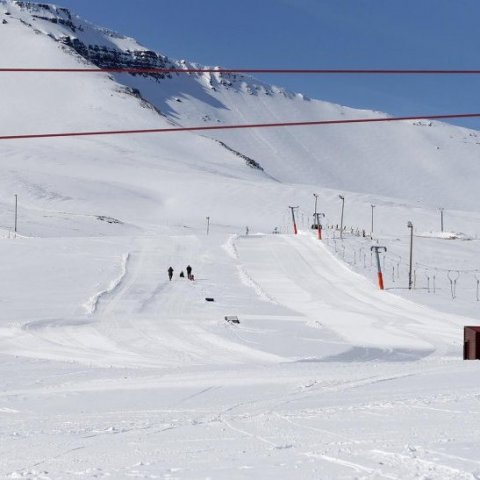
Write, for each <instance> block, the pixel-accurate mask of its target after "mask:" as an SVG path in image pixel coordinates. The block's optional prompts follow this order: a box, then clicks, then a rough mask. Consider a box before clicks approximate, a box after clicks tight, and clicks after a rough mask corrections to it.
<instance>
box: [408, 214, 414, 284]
mask: <svg viewBox="0 0 480 480" xmlns="http://www.w3.org/2000/svg"><path fill="white" fill-rule="evenodd" d="M407 227H408V228H409V229H410V268H409V270H408V289H409V290H411V289H412V260H413V223H412V222H408V223H407Z"/></svg>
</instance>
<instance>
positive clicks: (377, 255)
mask: <svg viewBox="0 0 480 480" xmlns="http://www.w3.org/2000/svg"><path fill="white" fill-rule="evenodd" d="M370 250H371V251H374V250H375V258H376V260H377V275H378V288H380V290H384V287H383V273H382V267H381V265H380V252H381V251H383V252H386V251H387V247H377V246H376V245H375V246H373V247H370Z"/></svg>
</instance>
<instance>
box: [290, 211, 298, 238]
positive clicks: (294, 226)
mask: <svg viewBox="0 0 480 480" xmlns="http://www.w3.org/2000/svg"><path fill="white" fill-rule="evenodd" d="M288 208H289V209H290V210H291V211H292V222H293V233H294V234H295V235H297V234H298V229H297V222H296V221H295V209H296V208H299V207H288Z"/></svg>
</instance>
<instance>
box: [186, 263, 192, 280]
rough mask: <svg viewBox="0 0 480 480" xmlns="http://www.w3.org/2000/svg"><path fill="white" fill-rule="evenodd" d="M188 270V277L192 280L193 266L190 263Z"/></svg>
mask: <svg viewBox="0 0 480 480" xmlns="http://www.w3.org/2000/svg"><path fill="white" fill-rule="evenodd" d="M186 270H187V278H188V279H189V280H191V279H192V267H191V266H190V265H188V266H187V268H186Z"/></svg>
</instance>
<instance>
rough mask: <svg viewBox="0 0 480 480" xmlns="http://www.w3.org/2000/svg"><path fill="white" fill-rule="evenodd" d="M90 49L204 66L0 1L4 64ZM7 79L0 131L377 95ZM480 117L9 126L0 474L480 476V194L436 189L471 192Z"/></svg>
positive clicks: (1, 229) (166, 81)
mask: <svg viewBox="0 0 480 480" xmlns="http://www.w3.org/2000/svg"><path fill="white" fill-rule="evenodd" d="M138 3H141V2H138ZM93 65H97V66H101V67H152V66H154V67H169V66H174V67H179V68H185V67H188V66H196V65H195V64H190V63H187V62H180V61H175V60H171V59H168V58H167V57H166V56H164V55H161V54H158V53H155V52H153V51H150V50H147V49H146V48H144V47H142V46H140V45H138V43H137V42H135V41H134V40H132V39H129V38H125V37H123V36H121V35H118V34H115V33H112V32H110V31H108V30H104V29H101V28H98V27H96V26H93V25H91V24H89V23H87V22H85V21H83V20H81V19H80V18H78V17H76V16H75V15H73V14H71V13H70V12H69V11H68V10H65V9H62V8H58V7H53V6H50V5H44V4H42V5H40V4H32V3H29V2H24V1H15V0H0V67H21V68H25V67H51V68H59V69H65V68H83V67H91V66H93ZM0 96H1V97H0V98H1V107H2V108H1V109H0V136H3V135H9V134H10V135H15V134H22V133H24V134H29V133H46V132H78V131H92V130H128V129H157V128H165V127H167V128H168V127H171V126H172V125H226V124H233V123H258V122H262V121H267V122H277V121H278V122H280V121H296V120H318V119H331V118H356V117H368V116H375V117H377V116H379V115H382V114H379V113H375V112H367V111H358V110H352V109H349V108H346V107H341V106H338V105H332V104H329V103H326V102H321V101H318V100H309V99H306V98H304V97H302V96H301V95H297V94H293V93H289V92H287V91H285V90H283V89H281V88H277V87H273V86H270V85H266V84H264V83H262V82H260V81H257V80H255V79H253V78H251V77H248V76H244V75H222V74H220V73H214V74H211V75H210V74H205V75H190V74H178V75H177V74H176V75H163V76H162V75H127V74H121V75H108V74H105V73H88V74H87V73H81V74H80V73H76V74H74V73H55V74H47V73H43V74H40V73H0ZM477 135H478V134H477V132H474V131H470V130H466V129H462V128H457V127H452V126H449V125H446V124H442V123H438V122H429V121H421V122H402V123H395V124H394V123H391V124H388V125H387V124H385V125H378V124H376V125H349V126H337V127H334V126H330V127H310V128H292V129H270V130H267V129H262V130H238V131H234V130H232V131H229V132H227V131H224V132H217V133H211V134H209V135H208V136H207V135H206V134H205V133H204V134H203V135H199V134H195V133H188V132H181V133H162V134H144V135H120V136H111V135H106V136H98V137H93V136H92V137H82V138H44V139H30V140H9V141H0V265H1V274H0V378H1V381H0V384H1V389H0V390H1V391H0V419H1V422H2V424H1V425H2V427H1V428H0V478H8V479H14V478H16V479H18V478H24V479H31V480H33V479H38V480H39V479H43V480H46V479H52V480H53V479H61V480H70V479H77V478H84V479H96V478H112V479H116V480H117V479H118V480H124V479H125V480H126V479H131V478H132V477H135V478H150V479H153V478H165V479H167V478H182V479H186V480H187V479H197V478H216V479H228V480H230V479H237V478H238V479H244V478H249V479H262V480H263V479H275V480H282V479H297V478H301V479H318V478H338V479H340V478H344V479H347V478H352V475H353V476H355V477H356V478H360V477H361V478H372V479H373V478H392V479H393V478H395V479H397V478H406V479H410V478H429V479H432V480H433V479H434V480H445V479H451V480H457V479H460V478H461V479H473V478H476V479H478V478H480V473H479V469H478V445H479V444H480V434H479V431H480V429H479V428H476V427H475V425H477V424H476V423H475V421H476V416H475V412H477V410H478V398H479V392H478V390H476V389H475V388H474V384H473V382H472V378H473V377H474V375H478V365H477V364H475V362H468V364H467V362H463V361H462V360H461V357H462V351H463V348H464V339H463V326H464V325H475V324H478V319H477V317H478V304H479V303H478V301H479V298H480V290H479V289H480V280H479V278H480V265H479V263H478V260H477V259H478V236H479V235H480V213H478V212H471V211H464V212H461V211H452V210H451V209H452V207H454V206H456V207H461V208H463V209H465V210H468V209H470V210H478V207H477V204H478V201H479V200H480V193H479V191H478V189H477V186H476V183H477V179H478V174H479V173H480V172H479V169H480V167H479V162H478V153H479V152H480V146H479V143H480V141H479V137H478V136H477ZM314 192H315V193H316V194H317V195H318V209H319V211H320V212H322V213H323V212H324V213H326V217H327V218H325V219H324V220H323V221H324V225H325V226H328V225H329V226H330V228H325V229H324V235H325V236H324V240H325V241H322V242H321V241H319V240H318V239H317V238H316V237H315V235H314V233H316V232H312V231H311V230H310V228H309V227H310V221H311V214H312V213H313V208H314V203H313V202H314V196H313V195H312V194H313V193H314ZM339 193H343V194H344V199H345V216H344V220H345V226H346V227H347V228H346V231H345V234H344V236H343V237H344V238H343V239H341V240H340V239H339V238H338V229H335V228H333V227H332V225H334V224H335V223H337V222H339V217H340V205H343V202H342V203H340V199H339V198H338V195H339ZM14 195H18V224H17V226H18V235H13V234H12V232H11V230H12V229H13V225H14ZM395 197H396V198H395ZM315 200H317V198H316V197H315ZM372 203H374V204H375V205H376V208H374V207H373V206H372ZM296 205H298V206H299V207H300V208H299V210H298V211H297V221H298V224H299V228H300V233H299V235H296V236H294V235H289V234H282V235H277V234H276V233H278V230H274V232H275V234H270V233H271V232H272V230H273V229H274V228H275V227H279V229H280V230H281V232H282V233H289V232H291V227H290V216H289V215H290V212H289V210H288V206H296ZM429 205H430V206H432V205H433V206H435V207H437V206H443V207H446V208H445V212H444V213H445V225H446V229H447V230H448V233H447V232H444V233H439V232H438V230H439V228H440V225H439V224H440V218H439V212H438V210H436V209H433V208H431V207H429ZM342 211H343V210H342ZM374 213H375V225H374V228H373V214H374ZM370 215H372V217H371V216H370ZM206 217H209V222H210V223H209V226H210V230H209V234H208V235H207V232H206V228H205V227H206V226H207V223H206ZM322 218H323V217H322ZM371 221H372V223H370V222H371ZM407 221H413V224H414V226H415V232H416V233H417V235H416V236H415V238H414V254H413V255H414V256H413V258H414V262H415V263H414V270H413V287H414V288H413V289H412V290H410V289H408V288H407V287H408V285H409V282H410V281H411V280H412V279H411V278H410V276H411V273H412V272H411V270H410V269H409V263H408V260H407V259H408V258H409V248H410V245H411V243H410V240H411V238H410V235H409V233H410V232H409V230H408V229H407ZM247 226H248V227H249V232H250V234H248V235H247V234H246V230H247V229H246V227H247ZM362 229H364V230H366V231H367V232H368V234H367V235H362V234H361V230H362ZM371 230H372V237H373V238H372V237H371V236H370V235H369V233H370V231H371ZM357 231H358V235H357V234H356V233H357ZM458 232H465V235H460V234H458ZM412 233H413V230H412ZM448 238H450V239H451V240H447V239H448ZM454 239H455V240H454ZM463 240H469V241H463ZM375 246H377V247H378V246H385V247H386V248H387V249H388V251H387V252H386V253H384V252H383V251H382V253H381V259H380V260H381V261H380V264H381V266H382V268H383V272H384V280H385V288H386V289H387V290H388V291H383V290H380V289H378V288H377V286H376V284H375V283H374V282H375V281H376V280H377V265H376V264H375V259H374V256H373V253H372V250H371V249H372V247H375ZM187 265H191V266H192V267H193V273H194V276H195V278H194V281H190V280H187V279H186V278H185V277H184V276H183V277H181V276H180V275H179V273H180V272H181V271H185V270H186V268H185V267H186V266H187ZM169 266H172V268H174V277H173V279H172V280H171V281H170V280H169V279H168V277H167V269H168V268H169ZM402 297H406V298H402ZM207 299H208V300H209V301H207ZM210 300H214V301H210ZM416 302H418V303H421V304H423V305H418V303H416ZM432 307H433V308H432ZM434 309H435V310H434ZM460 315H467V316H468V318H467V317H462V316H460ZM235 318H236V321H237V322H239V323H234V322H233V320H235ZM470 345H471V343H470ZM467 347H468V345H467Z"/></svg>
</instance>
